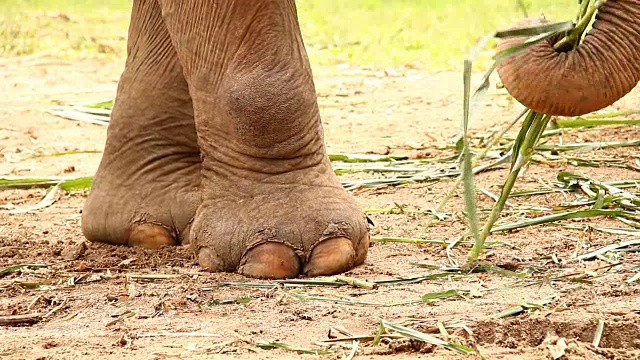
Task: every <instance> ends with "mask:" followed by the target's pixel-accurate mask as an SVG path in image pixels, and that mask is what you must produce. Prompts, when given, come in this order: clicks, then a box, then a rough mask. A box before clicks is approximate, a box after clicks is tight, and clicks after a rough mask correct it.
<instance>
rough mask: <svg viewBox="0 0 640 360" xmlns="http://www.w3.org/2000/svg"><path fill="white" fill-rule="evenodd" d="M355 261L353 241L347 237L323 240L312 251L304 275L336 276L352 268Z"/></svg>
mask: <svg viewBox="0 0 640 360" xmlns="http://www.w3.org/2000/svg"><path fill="white" fill-rule="evenodd" d="M355 261H356V252H355V250H354V248H353V242H352V241H351V240H349V239H347V238H345V237H335V238H331V239H327V240H323V241H322V242H320V243H318V245H316V246H315V247H314V248H313V250H312V251H311V255H310V256H309V261H308V262H307V265H306V266H305V268H304V274H305V275H306V276H321V275H335V274H338V273H341V272H344V271H347V270H349V269H350V268H352V267H353V266H354V264H355ZM363 261H364V260H363Z"/></svg>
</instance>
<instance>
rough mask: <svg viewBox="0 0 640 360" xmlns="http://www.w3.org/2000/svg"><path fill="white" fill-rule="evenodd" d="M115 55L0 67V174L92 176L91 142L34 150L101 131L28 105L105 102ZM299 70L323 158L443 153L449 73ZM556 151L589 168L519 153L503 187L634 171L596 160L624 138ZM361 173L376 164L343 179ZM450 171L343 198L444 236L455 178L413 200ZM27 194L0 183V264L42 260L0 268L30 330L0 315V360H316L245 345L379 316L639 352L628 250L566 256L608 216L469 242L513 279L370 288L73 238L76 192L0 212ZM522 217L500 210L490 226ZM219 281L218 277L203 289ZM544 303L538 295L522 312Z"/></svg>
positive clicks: (478, 113) (370, 324)
mask: <svg viewBox="0 0 640 360" xmlns="http://www.w3.org/2000/svg"><path fill="white" fill-rule="evenodd" d="M121 66H122V64H119V63H117V64H113V63H97V62H92V61H86V62H77V63H65V62H60V61H56V60H49V59H40V58H32V59H22V60H19V61H18V60H11V61H5V62H3V63H0V79H1V80H0V93H1V94H2V95H1V96H0V176H2V175H22V176H44V175H69V176H81V175H92V174H93V172H94V171H95V169H96V168H97V165H98V162H99V160H100V156H101V155H100V153H89V154H77V155H67V156H46V155H47V154H54V153H59V152H65V151H89V150H97V151H100V150H101V149H102V147H103V145H104V141H105V135H106V127H104V126H98V125H92V124H86V123H78V122H73V121H69V120H65V119H61V118H58V117H55V116H52V115H50V114H47V113H46V110H47V109H48V108H50V107H51V106H52V105H53V104H56V103H58V102H63V103H64V102H67V103H68V102H70V101H72V102H76V103H77V102H80V103H82V102H94V101H100V100H105V99H109V98H110V97H111V96H112V95H113V94H114V90H115V85H116V82H117V78H118V76H119V72H120V71H121ZM391 75H394V76H391ZM316 78H317V88H318V93H319V95H320V97H319V102H320V105H321V109H322V116H323V121H324V123H325V132H326V139H327V146H328V149H329V152H331V153H345V152H346V153H350V152H352V153H365V152H374V153H387V152H389V153H391V154H403V155H408V156H410V157H421V158H433V157H436V156H445V155H451V154H452V153H453V150H452V148H451V146H452V145H453V141H454V139H455V136H456V134H457V133H458V131H459V119H460V116H461V109H462V96H461V88H462V86H461V84H462V82H461V75H460V74H458V73H430V74H425V73H420V72H417V71H413V70H401V71H400V70H398V74H396V73H388V74H384V73H377V72H374V71H368V70H359V69H346V70H341V71H339V72H337V73H336V72H335V71H334V72H332V73H329V72H327V73H325V72H322V71H318V72H317V73H316ZM477 79H478V77H476V80H477ZM638 99H640V96H638V95H637V94H635V93H634V94H632V95H630V96H628V97H627V98H625V99H623V100H621V101H620V102H619V103H618V104H616V105H615V106H614V108H617V109H634V108H640V102H639V101H638ZM519 110H520V108H519V105H517V104H516V103H514V102H513V101H512V100H511V99H510V98H509V97H508V96H507V95H506V94H505V93H504V91H503V90H496V89H491V90H490V92H489V94H487V95H486V96H485V97H484V98H483V99H482V100H481V102H480V103H479V104H478V105H477V106H476V107H475V113H474V114H475V116H474V119H473V124H472V127H473V129H472V131H474V132H475V133H476V134H477V135H479V136H483V135H487V134H491V133H492V132H495V131H498V130H499V129H501V128H502V127H503V126H504V125H505V124H506V123H508V122H509V121H511V120H512V119H513V118H514V116H515V114H517V113H518V112H519ZM609 110H611V109H609ZM562 139H563V141H565V142H578V141H598V140H606V141H620V140H637V139H640V128H638V127H611V128H606V129H598V130H585V131H580V132H567V133H566V134H565V135H563V138H562ZM557 140H558V139H557V138H556V139H555V141H557ZM566 155H567V156H574V157H580V158H591V159H594V158H598V159H604V162H603V166H600V167H577V166H574V165H571V163H570V162H554V163H552V164H537V165H534V166H532V167H531V168H530V169H529V170H528V171H527V173H526V174H525V175H524V176H523V177H522V179H521V181H520V182H519V184H518V186H517V187H518V188H520V189H533V188H537V187H540V186H542V185H544V184H545V183H547V182H549V181H552V180H554V179H555V178H556V176H557V174H558V172H559V171H562V170H567V171H572V172H575V173H580V174H585V175H588V176H590V177H594V178H596V179H600V180H616V179H618V180H622V179H634V178H638V177H639V176H638V174H637V172H635V171H633V170H632V169H623V168H618V167H615V166H612V165H613V164H614V162H613V161H611V160H613V159H615V160H619V161H622V162H624V163H628V164H635V160H636V159H637V147H626V148H615V149H609V150H595V151H590V152H571V153H568V154H566ZM607 165H610V166H607ZM505 175H506V171H505V170H495V171H491V172H486V173H482V174H480V175H479V176H478V179H477V184H478V187H479V188H483V189H487V190H489V191H491V192H493V193H498V192H499V190H500V187H501V184H502V183H503V181H504V179H505ZM362 176H368V177H374V176H383V175H381V174H368V175H349V176H343V177H344V178H345V179H347V178H349V177H352V178H356V177H362ZM453 182H454V181H453V180H451V179H443V180H441V181H439V182H430V183H419V184H408V185H402V186H397V187H379V188H373V189H359V190H356V191H354V195H355V197H356V198H357V200H358V201H359V202H360V204H362V206H363V207H364V208H393V207H402V208H403V209H405V210H407V211H405V212H404V213H371V214H370V217H371V218H372V219H373V221H374V222H375V223H376V226H375V227H374V228H373V230H372V232H373V235H374V236H396V237H408V238H423V239H432V240H438V239H440V240H447V241H452V240H455V239H457V238H458V237H459V236H460V235H461V234H463V233H464V231H465V230H466V225H465V223H464V221H463V219H464V217H463V216H462V210H463V204H462V198H461V195H462V192H461V190H458V191H457V192H456V193H455V195H454V197H453V198H452V200H451V202H450V204H449V206H448V207H447V209H446V216H445V218H444V219H443V220H441V221H432V220H431V217H430V216H428V215H426V214H424V212H420V211H417V210H427V209H434V208H436V207H437V206H438V204H439V203H440V202H441V200H442V198H443V195H444V194H445V193H446V192H447V191H449V190H450V189H451V188H452V186H453ZM636 190H637V189H636ZM45 193H46V190H45V189H32V190H5V191H0V271H1V270H2V269H4V268H6V267H8V266H12V265H17V264H45V265H46V266H44V267H38V266H31V267H24V268H22V269H21V270H20V271H16V272H13V273H10V274H2V273H0V318H2V316H7V315H16V314H23V315H24V314H26V315H29V314H31V315H39V316H40V319H39V321H36V322H35V323H33V324H22V325H20V326H4V327H3V326H0V339H1V341H0V357H4V358H7V359H77V358H86V359H116V358H139V359H167V358H171V359H173V358H175V359H199V358H260V359H269V358H273V359H286V358H294V357H296V358H297V357H300V356H303V357H306V358H315V357H323V356H322V355H299V354H298V353H296V352H294V351H287V350H281V349H275V350H265V349H262V348H260V347H258V346H256V342H272V341H277V342H283V343H287V344H290V345H292V346H295V347H299V348H305V349H309V348H324V349H326V348H327V346H324V345H322V344H318V342H320V341H323V340H327V339H328V338H329V337H336V336H337V337H345V335H343V334H340V333H337V332H336V330H335V329H336V328H343V329H346V331H348V332H349V333H351V334H354V335H374V334H375V333H376V331H377V330H378V328H379V324H380V319H385V320H387V321H390V322H393V323H397V324H401V325H404V326H408V327H411V328H414V329H417V330H420V331H423V332H425V333H429V334H432V335H433V336H437V337H439V338H441V339H445V340H448V341H452V342H455V343H461V344H464V345H467V346H472V347H475V348H477V349H478V350H479V351H480V353H482V355H484V356H485V357H487V358H490V359H515V358H518V359H544V358H552V357H551V356H552V354H555V353H556V350H557V349H558V348H563V349H565V355H564V356H565V357H564V358H567V359H631V358H640V297H639V296H638V295H639V293H640V281H636V282H634V283H625V280H628V279H629V278H631V277H632V276H633V275H634V274H636V273H638V272H639V271H640V268H639V266H640V256H639V255H638V253H635V252H630V253H628V254H623V256H621V257H620V258H618V259H613V260H611V259H606V258H605V259H596V260H591V261H586V262H575V261H572V259H573V258H575V256H576V255H579V254H583V253H585V252H589V251H593V250H595V249H598V248H600V247H602V246H605V245H607V244H611V243H616V242H619V241H622V240H626V239H628V238H629V236H625V235H616V234H610V233H603V232H599V231H595V230H593V229H590V228H589V227H588V226H587V225H588V224H597V225H600V226H615V227H621V226H624V225H623V224H621V223H619V222H618V221H616V220H614V219H605V218H592V219H587V220H569V221H564V222H559V223H556V224H554V225H546V226H535V227H528V228H523V229H521V230H516V231H511V232H506V233H497V234H495V235H494V236H492V238H491V239H492V240H494V241H498V242H499V244H497V245H495V246H493V247H491V248H490V249H489V250H488V251H487V253H486V257H485V261H486V262H487V263H491V264H497V265H500V266H502V267H504V268H507V269H510V270H514V271H518V272H523V273H527V274H528V277H527V278H525V279H518V278H515V277H513V276H506V275H501V274H499V273H492V272H489V273H464V274H456V273H451V274H450V275H448V276H445V277H436V276H434V277H432V278H431V279H428V278H427V279H424V281H420V282H415V283H410V284H409V283H405V284H396V285H389V286H380V287H378V288H377V289H366V288H362V287H354V286H341V287H330V286H306V287H294V286H285V285H282V284H280V285H278V286H275V287H274V286H266V285H268V284H269V283H268V282H261V281H254V280H251V279H246V278H243V277H241V276H238V275H236V274H209V273H205V272H201V271H199V269H198V267H197V266H196V263H195V261H194V258H193V255H192V253H191V252H190V250H189V249H188V248H177V249H176V248H167V249H162V250H160V251H146V250H141V249H132V248H124V247H111V246H105V245H101V244H93V243H86V242H85V241H84V239H83V237H82V233H81V231H80V223H79V222H80V212H81V209H82V204H83V202H84V200H85V195H86V194H84V193H82V192H74V193H60V194H58V195H57V197H56V200H57V201H56V202H55V203H54V204H53V205H52V206H50V207H48V208H45V209H42V210H38V211H35V212H31V213H26V214H9V212H8V211H7V210H6V209H9V208H12V207H22V206H27V205H29V204H35V203H37V202H38V201H39V200H40V199H41V198H42V197H43V195H44V194H45ZM576 196H577V195H576V194H567V195H559V194H551V195H539V196H533V197H521V198H514V199H513V200H512V203H513V204H514V206H515V205H531V206H542V207H549V206H554V205H557V204H559V203H561V202H565V201H572V200H575V199H576ZM478 201H479V206H481V207H483V208H489V207H490V206H491V204H492V200H491V199H489V198H488V197H486V196H483V195H480V196H479V197H478ZM3 208H4V210H3ZM409 210H413V211H409ZM533 216H535V214H531V213H518V212H510V213H507V214H505V215H504V217H505V221H509V220H512V221H515V220H518V219H522V218H523V217H533ZM429 223H430V226H427V225H428V224H429ZM566 225H572V226H571V227H567V226H566ZM578 225H582V226H578ZM468 249H469V246H468V245H464V244H463V245H458V246H456V247H454V248H452V249H451V251H450V253H449V256H450V257H448V255H447V251H446V249H445V248H443V247H442V246H441V245H437V244H431V245H415V244H400V243H379V242H374V243H373V245H372V247H371V249H370V255H369V257H368V259H367V261H366V263H365V264H364V265H363V266H361V267H359V268H357V269H354V270H353V271H351V272H349V273H348V274H346V275H347V276H350V277H354V278H358V279H362V280H369V281H373V280H383V279H401V278H414V277H421V276H427V275H430V274H437V273H442V270H438V269H435V270H434V269H428V268H424V267H418V266H416V264H418V263H419V264H435V265H440V266H450V265H451V263H450V259H453V260H457V261H459V262H461V263H463V262H464V259H465V256H466V253H467V251H468ZM611 262H613V263H611ZM150 274H156V275H155V277H153V276H151V275H150ZM229 282H231V283H234V284H228V286H220V284H222V283H229ZM239 283H240V284H239ZM242 283H245V284H246V283H252V284H256V283H260V284H264V285H265V286H266V287H264V288H257V287H255V286H241V284H242ZM525 285H528V286H525ZM451 289H457V290H459V291H460V293H461V294H462V295H464V296H454V297H451V298H447V299H442V300H438V301H433V302H430V303H427V302H420V301H418V300H420V298H421V296H422V295H424V294H426V293H432V292H439V291H445V290H451ZM545 299H551V301H550V302H548V303H547V304H546V305H545V306H541V307H537V306H535V304H540V303H541V302H543V301H544V300H545ZM249 300H250V301H249ZM522 304H534V305H531V306H532V308H528V309H527V310H526V311H525V312H524V313H521V314H517V315H513V316H507V317H504V318H501V319H495V318H492V317H491V315H492V314H496V313H499V312H501V311H504V310H506V309H509V308H512V307H514V306H518V305H522ZM598 321H604V324H605V326H604V332H603V335H602V339H601V341H600V343H599V346H597V347H596V346H594V345H592V344H591V343H592V341H593V337H594V334H595V333H596V328H597V325H598ZM441 329H446V331H445V330H441ZM391 333H392V332H391ZM336 334H337V335H336ZM563 344H566V346H563ZM352 345H353V343H352V341H347V342H342V343H338V344H337V345H336V344H334V345H333V347H331V350H333V353H332V354H330V355H326V357H327V358H330V359H333V358H336V359H340V358H342V357H343V356H346V355H348V354H349V353H350V352H351V346H352ZM356 358H362V359H381V358H394V359H396V358H398V359H399V358H430V359H457V358H466V356H463V355H459V354H457V353H455V352H452V351H450V350H447V349H445V348H443V347H439V346H432V345H427V344H425V343H420V342H416V341H409V340H407V339H386V338H385V339H383V341H382V342H381V343H380V344H379V345H377V346H373V345H372V344H371V341H369V340H367V339H365V340H363V341H361V342H360V344H359V346H358V351H357V353H356Z"/></svg>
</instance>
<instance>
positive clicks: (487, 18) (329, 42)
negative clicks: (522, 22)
mask: <svg viewBox="0 0 640 360" xmlns="http://www.w3.org/2000/svg"><path fill="white" fill-rule="evenodd" d="M523 3H524V6H525V7H526V9H527V11H528V13H529V15H537V14H539V13H540V11H541V10H543V12H544V14H545V15H546V16H547V18H549V19H552V20H567V19H572V18H573V17H574V15H575V14H576V10H577V6H578V1H577V0H524V1H523ZM297 4H298V13H299V17H300V22H301V26H302V31H303V35H304V37H305V41H306V44H307V50H308V52H309V56H310V58H311V61H312V64H313V65H314V67H319V66H323V67H326V66H335V65H337V64H343V63H347V64H350V65H358V66H368V67H374V68H380V67H385V66H401V65H406V64H411V65H412V66H415V67H418V68H421V69H424V70H439V69H453V68H458V67H459V66H460V63H461V61H462V59H463V57H464V55H465V54H466V53H467V51H468V50H469V49H470V48H471V47H472V46H473V44H474V43H475V42H477V40H478V39H479V38H480V37H482V36H483V35H484V34H487V33H489V32H491V31H494V30H497V29H503V28H505V27H507V26H509V25H510V24H512V23H513V22H514V21H515V20H516V19H518V18H521V17H522V16H523V11H522V8H521V6H519V5H518V2H517V1H516V0H500V1H494V0H456V1H451V0H350V1H335V0H299V1H298V2H297ZM130 7H131V0H108V1H105V0H84V1H77V0H0V56H1V57H11V56H20V55H30V54H41V53H43V54H48V55H52V56H55V57H61V58H69V59H78V58H107V59H108V58H113V59H114V60H115V59H122V58H123V57H124V55H125V49H126V35H127V26H128V23H129V11H130Z"/></svg>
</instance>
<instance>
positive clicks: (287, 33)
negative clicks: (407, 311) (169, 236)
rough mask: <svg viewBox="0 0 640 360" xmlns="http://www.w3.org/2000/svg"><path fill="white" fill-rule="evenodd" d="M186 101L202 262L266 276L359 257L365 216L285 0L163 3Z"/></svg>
mask: <svg viewBox="0 0 640 360" xmlns="http://www.w3.org/2000/svg"><path fill="white" fill-rule="evenodd" d="M160 3H161V5H162V13H163V16H164V18H165V21H166V24H167V27H168V29H169V33H170V35H171V38H172V40H173V43H174V45H175V47H176V50H177V53H178V57H179V58H180V62H181V64H182V66H183V68H184V73H185V77H186V80H187V82H188V83H189V90H190V93H191V96H192V99H193V106H194V111H195V121H196V131H197V134H198V144H199V146H200V149H201V152H202V159H203V162H202V183H201V194H202V203H201V205H200V206H199V207H198V210H197V212H196V216H195V219H194V223H193V225H192V228H191V243H192V246H193V248H194V250H195V252H196V254H197V256H198V260H199V263H200V265H201V266H203V267H204V268H206V269H208V270H210V271H238V272H240V273H242V274H245V275H249V276H254V277H261V278H286V277H295V276H297V275H298V274H304V275H309V276H314V275H328V274H335V273H339V272H343V271H346V270H348V269H350V268H352V267H354V266H356V265H359V264H361V263H362V262H363V261H364V260H365V257H366V254H367V250H368V245H369V232H368V224H367V221H366V217H365V215H364V213H363V212H362V210H361V209H360V208H359V206H358V205H357V204H356V202H355V201H354V199H353V198H352V197H351V196H350V195H349V194H347V193H346V192H345V191H344V190H343V189H342V187H341V185H340V183H339V181H338V180H337V178H336V176H335V175H334V173H333V171H332V168H331V164H330V162H329V160H328V157H327V154H326V151H325V147H324V139H323V133H322V126H321V121H320V116H319V112H318V105H317V99H316V93H315V89H314V84H313V79H312V74H311V69H310V65H309V61H308V59H307V55H306V52H305V49H304V45H303V42H302V36H301V33H300V29H299V25H298V21H297V17H296V9H295V5H294V3H293V2H292V1H250V2H234V1H202V0H182V1H169V0H167V1H163V0H161V1H160Z"/></svg>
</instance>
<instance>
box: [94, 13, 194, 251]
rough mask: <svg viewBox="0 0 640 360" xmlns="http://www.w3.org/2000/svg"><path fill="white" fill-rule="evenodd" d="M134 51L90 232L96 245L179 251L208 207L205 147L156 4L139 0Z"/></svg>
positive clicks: (98, 180)
mask: <svg viewBox="0 0 640 360" xmlns="http://www.w3.org/2000/svg"><path fill="white" fill-rule="evenodd" d="M128 45H129V57H128V59H127V63H126V66H125V70H124V72H123V74H122V76H121V78H120V81H119V83H118V92H117V94H116V101H115V104H114V108H113V112H112V115H111V121H110V123H109V127H108V130H107V141H106V145H105V149H104V154H103V156H102V160H101V162H100V166H99V168H98V171H97V172H96V174H95V176H94V180H93V184H92V187H91V192H90V193H89V197H88V199H87V201H86V203H85V206H84V209H83V212H82V230H83V233H84V235H85V237H86V238H87V239H88V240H90V241H97V242H104V243H109V244H116V245H131V246H141V247H146V248H158V247H162V246H166V245H177V244H179V243H184V242H186V241H188V234H189V229H188V226H189V224H190V223H191V221H192V220H193V216H194V214H195V211H196V209H197V207H198V205H199V203H200V194H199V192H198V186H199V184H200V149H199V147H198V145H197V135H196V129H195V124H194V116H193V105H192V103H191V97H190V95H189V90H188V86H187V83H186V81H185V79H184V76H183V75H182V67H181V65H180V64H179V61H178V58H177V55H176V52H175V50H174V49H173V46H172V44H171V39H170V37H169V34H168V32H167V29H166V27H165V25H164V23H163V22H162V17H161V14H160V8H159V6H158V4H157V3H156V2H155V1H135V2H134V6H133V12H132V21H131V26H130V29H129V44H128ZM158 54H162V62H158Z"/></svg>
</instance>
